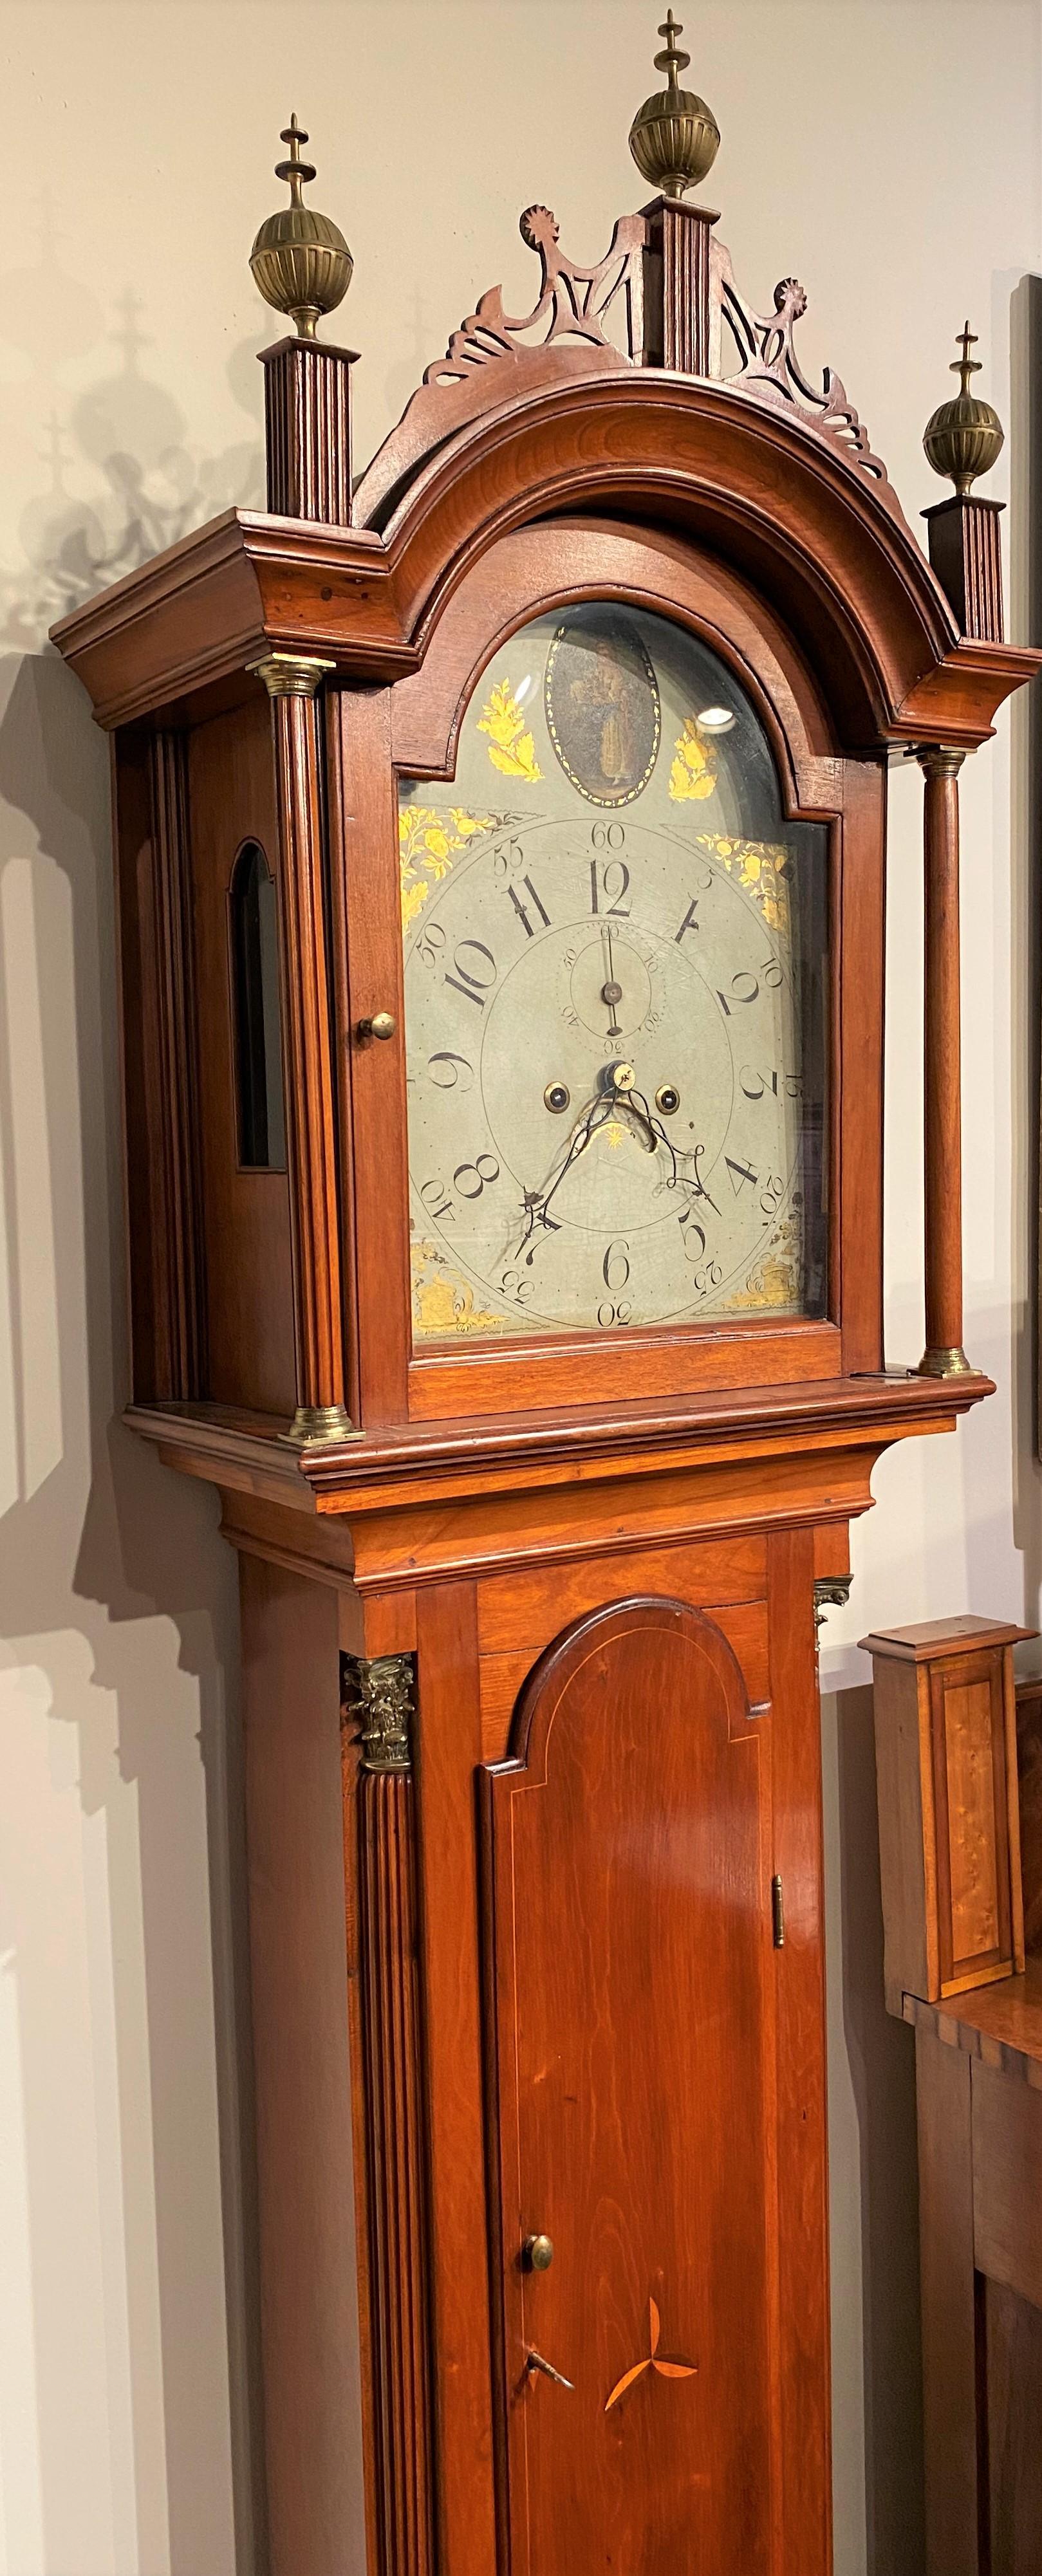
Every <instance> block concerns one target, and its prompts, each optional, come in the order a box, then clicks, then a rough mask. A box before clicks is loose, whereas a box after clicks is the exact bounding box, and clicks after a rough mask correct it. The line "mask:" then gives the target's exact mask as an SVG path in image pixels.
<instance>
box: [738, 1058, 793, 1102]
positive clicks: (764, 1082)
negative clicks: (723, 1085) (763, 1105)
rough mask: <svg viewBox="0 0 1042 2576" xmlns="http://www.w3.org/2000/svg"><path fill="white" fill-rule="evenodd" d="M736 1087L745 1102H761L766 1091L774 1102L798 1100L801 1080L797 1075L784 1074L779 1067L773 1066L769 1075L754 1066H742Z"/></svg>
mask: <svg viewBox="0 0 1042 2576" xmlns="http://www.w3.org/2000/svg"><path fill="white" fill-rule="evenodd" d="M738 1085H739V1089H740V1090H741V1091H743V1092H744V1094H745V1097H746V1099H747V1100H762V1099H763V1098H764V1096H765V1094H766V1093H767V1092H768V1091H769V1092H771V1093H772V1094H773V1096H774V1098H775V1100H798V1099H799V1097H800V1093H801V1091H802V1089H803V1079H802V1076H801V1075H800V1074H798V1073H784V1072H783V1071H782V1069H781V1067H780V1066H779V1065H775V1066H774V1067H773V1068H772V1070H771V1072H770V1073H760V1072H759V1071H758V1069H757V1067H756V1066H755V1065H753V1064H743V1066H742V1067H741V1070H740V1072H739V1076H738Z"/></svg>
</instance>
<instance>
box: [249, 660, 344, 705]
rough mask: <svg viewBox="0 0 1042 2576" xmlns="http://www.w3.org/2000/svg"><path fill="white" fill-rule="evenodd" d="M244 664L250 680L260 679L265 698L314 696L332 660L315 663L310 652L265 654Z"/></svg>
mask: <svg viewBox="0 0 1042 2576" xmlns="http://www.w3.org/2000/svg"><path fill="white" fill-rule="evenodd" d="M246 667H247V669H248V671H249V672H250V675H251V677H252V678H253V679H256V680H263V682H264V686H265V688H266V690H267V692H268V696H269V698H314V697H317V695H318V692H319V690H320V688H321V686H322V682H323V680H324V679H325V676H326V672H327V671H335V669H336V663H335V662H319V661H317V660H316V659H315V657H314V655H313V654H310V653H266V654H265V655H264V657H263V659H262V660H261V661H260V662H249V663H248V664H247V666H246Z"/></svg>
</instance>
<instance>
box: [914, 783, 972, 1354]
mask: <svg viewBox="0 0 1042 2576" xmlns="http://www.w3.org/2000/svg"><path fill="white" fill-rule="evenodd" d="M965 756H966V755H965V753H964V752H963V751H961V750H957V749H955V748H954V747H953V746H952V745H950V744H947V743H924V744H922V745H921V746H920V748H919V750H918V751H917V753H916V758H917V759H918V761H919V764H920V767H921V769H922V771H923V776H924V779H925V789H924V809H923V862H924V879H923V893H924V932H923V962H924V1000H923V1095H924V1169H923V1183H924V1191H923V1194H924V1216H925V1261H924V1269H925V1284H926V1348H925V1350H924V1352H923V1356H922V1359H921V1360H920V1362H919V1375H920V1377H965V1376H969V1375H972V1369H971V1364H970V1362H969V1360H968V1359H967V1357H966V1353H965V1351H964V1350H963V1347H962V1061H961V1058H962V1039H961V1028H960V968H959V788H958V777H959V771H960V769H961V768H962V764H963V761H964V759H965Z"/></svg>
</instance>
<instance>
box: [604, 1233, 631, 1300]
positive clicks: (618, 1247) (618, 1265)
mask: <svg viewBox="0 0 1042 2576" xmlns="http://www.w3.org/2000/svg"><path fill="white" fill-rule="evenodd" d="M601 1277H602V1279H603V1281H604V1285H605V1287H606V1288H607V1289H608V1290H609V1291H610V1293H611V1295H612V1296H613V1297H618V1296H619V1295H621V1292H622V1290H623V1289H624V1288H628V1287H629V1283H630V1248H629V1244H628V1243H609V1245H608V1249H607V1251H606V1253H605V1255H604V1259H603V1261H602V1263H601Z"/></svg>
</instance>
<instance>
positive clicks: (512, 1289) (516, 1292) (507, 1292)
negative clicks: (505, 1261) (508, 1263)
mask: <svg viewBox="0 0 1042 2576" xmlns="http://www.w3.org/2000/svg"><path fill="white" fill-rule="evenodd" d="M499 1285H500V1288H501V1290H502V1293H503V1295H504V1297H513V1298H514V1299H515V1300H516V1302H517V1304H518V1305H519V1306H523V1304H524V1301H525V1298H526V1297H530V1296H531V1294H532V1281H531V1280H530V1279H523V1278H522V1276H521V1272H520V1270H504V1271H503V1273H502V1275H501V1277H500V1282H499Z"/></svg>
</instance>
